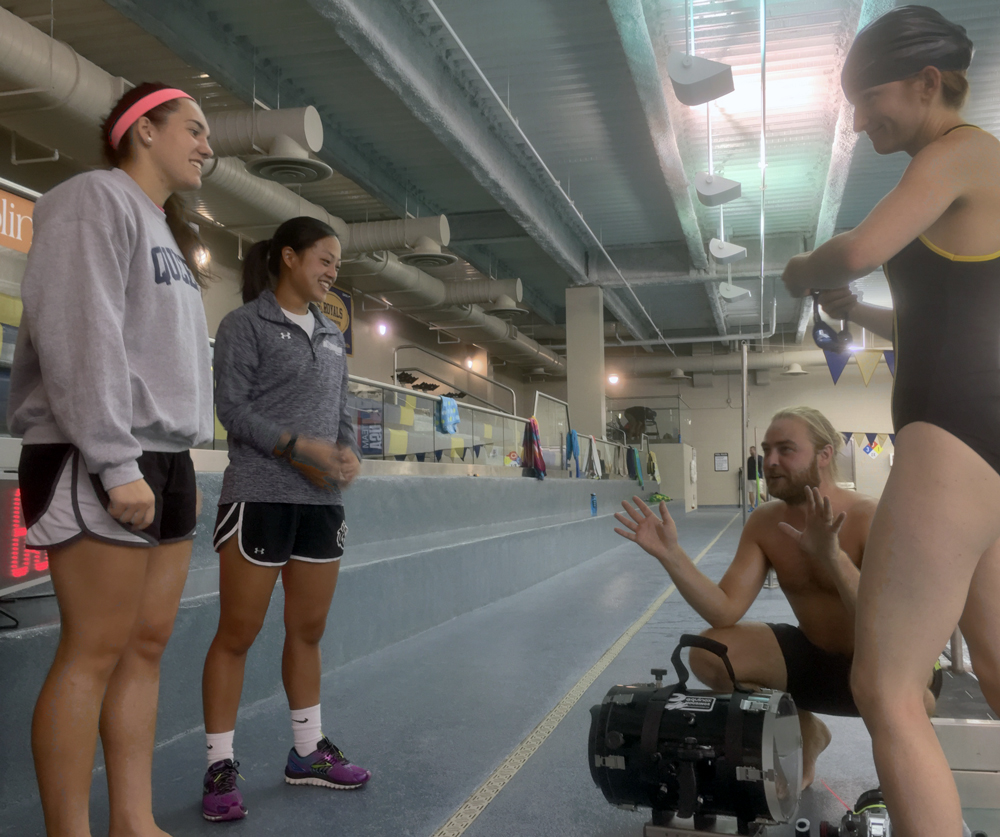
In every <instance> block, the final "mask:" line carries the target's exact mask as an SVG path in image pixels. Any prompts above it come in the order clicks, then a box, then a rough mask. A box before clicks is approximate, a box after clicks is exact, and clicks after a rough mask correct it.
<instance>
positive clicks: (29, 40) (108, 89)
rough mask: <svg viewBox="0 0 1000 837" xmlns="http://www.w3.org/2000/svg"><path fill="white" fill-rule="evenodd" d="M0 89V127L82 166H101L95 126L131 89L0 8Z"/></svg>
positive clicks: (101, 161)
mask: <svg viewBox="0 0 1000 837" xmlns="http://www.w3.org/2000/svg"><path fill="white" fill-rule="evenodd" d="M0 86H2V87H3V88H4V90H5V91H6V95H5V96H3V97H0V123H2V124H3V125H4V126H5V127H7V128H9V129H10V130H12V131H14V132H15V133H16V134H17V135H18V136H21V137H24V138H25V139H28V140H30V141H31V142H34V143H37V144H39V145H43V146H45V147H46V148H51V149H53V150H58V151H59V153H60V154H61V155H65V156H67V157H71V158H72V159H74V160H76V161H77V162H79V163H81V164H82V165H84V166H100V165H104V160H103V157H102V155H101V143H100V140H99V135H98V132H97V131H96V130H95V126H96V125H100V124H101V122H103V120H104V118H105V117H106V116H107V115H108V114H109V113H110V112H111V108H112V107H113V106H114V104H115V102H117V101H118V99H120V98H121V96H122V94H124V93H125V91H126V90H127V89H128V88H129V87H130V86H131V85H129V83H128V82H127V81H125V79H123V78H120V77H117V76H112V75H111V74H110V73H107V72H105V71H104V70H102V69H101V68H100V67H98V66H97V65H96V64H93V63H91V62H90V61H88V60H87V59H86V58H83V57H82V56H80V55H78V54H77V53H76V52H75V51H74V50H73V49H71V48H70V47H68V46H67V45H66V44H63V43H60V42H59V41H56V40H53V39H52V38H50V37H49V36H48V35H46V34H45V33H44V32H41V31H40V30H38V29H36V28H35V27H34V26H32V25H31V24H30V23H27V22H26V21H24V20H22V19H21V18H19V17H18V16H17V15H15V14H13V13H12V12H9V11H7V9H4V8H0Z"/></svg>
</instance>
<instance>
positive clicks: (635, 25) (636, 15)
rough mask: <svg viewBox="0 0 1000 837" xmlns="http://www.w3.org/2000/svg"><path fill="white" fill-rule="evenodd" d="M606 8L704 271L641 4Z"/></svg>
mask: <svg viewBox="0 0 1000 837" xmlns="http://www.w3.org/2000/svg"><path fill="white" fill-rule="evenodd" d="M608 8H610V9H611V14H612V16H613V17H614V20H615V26H616V27H617V29H618V37H619V38H620V39H621V42H622V49H623V50H624V52H625V58H626V59H627V60H628V66H629V71H630V72H631V73H632V80H633V82H634V83H635V89H636V92H637V93H638V94H639V101H640V102H641V104H642V110H643V112H644V113H645V115H646V125H647V127H648V128H649V134H650V138H651V139H652V141H653V147H654V148H655V149H656V158H657V160H658V161H659V164H660V171H661V172H662V173H663V180H664V183H665V184H666V187H667V190H668V191H669V193H670V199H671V200H672V201H673V204H674V209H675V211H676V212H677V217H678V219H679V220H680V223H681V229H682V230H683V232H684V240H685V241H686V242H687V248H688V253H689V255H690V259H691V262H690V263H691V265H693V266H694V267H695V268H696V269H700V270H706V269H708V257H707V256H706V255H705V242H704V239H703V238H702V234H701V227H700V225H699V224H698V216H697V215H696V214H695V210H694V201H693V200H692V199H691V189H690V184H689V183H688V179H687V174H686V173H685V171H684V163H683V161H682V160H681V152H680V149H679V148H678V147H677V135H676V134H675V133H674V126H673V120H672V119H671V114H670V103H669V102H668V100H667V96H666V95H665V94H664V92H663V85H664V79H665V78H666V72H665V71H664V72H662V73H661V70H660V67H659V65H658V64H657V62H656V53H655V51H654V49H653V41H652V38H651V36H650V33H649V29H648V28H647V26H646V16H645V13H644V12H643V9H642V2H641V0H608Z"/></svg>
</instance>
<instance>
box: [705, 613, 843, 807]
mask: <svg viewBox="0 0 1000 837" xmlns="http://www.w3.org/2000/svg"><path fill="white" fill-rule="evenodd" d="M702 636H707V637H709V638H710V639H714V640H716V641H717V642H721V643H722V644H723V645H726V646H727V647H728V648H729V661H730V662H731V663H732V665H733V672H734V673H735V674H736V679H737V680H739V681H740V683H741V684H742V685H744V686H747V687H750V688H763V689H779V690H782V691H783V690H785V689H787V688H788V672H787V670H786V669H785V658H784V655H783V654H782V653H781V646H779V645H778V640H777V638H776V637H775V635H774V631H772V630H771V629H770V628H769V627H768V626H767V625H764V624H761V623H759V622H742V623H740V624H738V625H734V626H733V627H731V628H712V629H710V630H707V631H705V632H704V633H703V634H702ZM691 669H692V670H693V671H694V673H695V675H696V676H697V678H698V679H699V680H701V682H702V683H704V684H705V685H706V686H708V687H709V688H710V689H712V690H714V691H717V692H731V691H732V689H733V684H732V681H731V680H730V679H729V674H728V672H727V671H726V668H725V666H724V665H723V663H722V660H720V659H719V658H718V657H716V656H715V654H712V653H711V652H709V651H703V650H701V649H699V648H692V649H691ZM799 724H800V725H801V727H802V788H803V789H805V788H807V787H809V786H810V785H811V784H812V783H813V781H814V780H815V778H816V760H817V759H818V758H819V756H820V753H822V752H823V751H824V750H825V749H826V748H827V747H829V746H830V741H831V740H832V738H833V736H832V735H831V734H830V730H829V729H828V728H827V726H826V724H824V723H823V722H822V721H821V720H820V719H819V718H817V717H816V716H815V715H814V714H813V713H812V712H807V711H806V710H805V709H800V710H799Z"/></svg>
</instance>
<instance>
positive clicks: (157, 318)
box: [8, 84, 212, 837]
mask: <svg viewBox="0 0 1000 837" xmlns="http://www.w3.org/2000/svg"><path fill="white" fill-rule="evenodd" d="M103 138H104V151H105V156H106V157H107V159H108V162H109V163H110V164H111V165H112V166H113V168H111V170H110V171H92V172H87V173H85V174H80V175H77V176H76V177H73V178H71V179H70V180H68V181H66V182H65V183H62V184H60V185H59V186H57V187H56V188H54V189H53V190H52V191H50V192H48V193H47V194H46V195H44V196H43V197H42V198H41V200H39V202H38V205H37V207H36V212H35V235H34V241H33V244H32V248H31V252H30V254H29V256H28V264H27V268H26V269H25V274H24V281H23V283H22V286H21V296H22V300H23V302H24V315H23V317H22V320H21V326H20V330H19V332H18V341H17V347H16V349H15V352H14V364H13V368H12V370H11V391H10V402H9V409H8V416H9V423H10V427H11V432H12V433H13V434H14V435H15V436H21V437H22V439H23V441H22V447H21V462H20V465H19V468H18V476H19V480H20V489H21V500H22V505H23V508H24V514H25V523H26V525H27V528H28V532H27V536H26V542H27V545H28V546H30V547H33V548H40V549H47V550H48V552H49V559H50V561H49V566H50V571H51V573H52V584H53V586H54V588H55V592H56V597H57V599H58V600H59V613H60V618H61V626H60V633H59V647H58V648H57V650H56V654H55V660H54V661H53V663H52V668H51V669H50V671H49V674H48V677H47V678H46V680H45V683H44V685H43V686H42V690H41V694H40V695H39V697H38V703H37V704H36V706H35V715H34V722H33V724H32V751H33V753H34V757H35V772H36V774H37V777H38V787H39V791H40V795H41V802H42V809H43V811H44V814H45V828H46V832H47V833H48V835H49V837H64V836H65V835H73V837H78V835H81V834H89V833H90V831H89V828H88V819H89V802H90V784H91V776H92V772H93V768H94V750H95V747H96V745H97V734H98V725H100V734H101V741H102V744H103V749H104V760H105V764H106V766H107V779H108V796H109V801H110V816H111V826H110V830H111V833H112V834H116V835H117V834H126V833H128V834H154V833H161V832H160V831H159V829H158V828H156V826H155V824H154V823H153V812H152V794H151V787H150V781H151V780H150V773H151V770H152V759H153V740H154V734H155V730H156V704H157V694H158V689H159V681H160V657H161V655H162V654H163V651H164V648H165V646H166V644H167V640H168V639H169V638H170V634H171V631H172V630H173V624H174V618H175V616H176V614H177V607H178V604H179V602H180V597H181V591H182V589H183V588H184V581H185V579H186V577H187V569H188V562H189V560H190V557H191V540H192V538H193V537H194V530H195V523H196V519H197V512H196V506H197V488H196V486H195V475H194V467H193V465H192V462H191V457H190V455H189V453H188V449H189V448H192V447H195V446H197V445H200V444H204V443H206V442H209V441H211V439H212V377H211V360H210V357H209V345H208V329H207V326H206V323H205V309H204V306H203V304H202V300H201V288H200V283H199V281H198V279H197V278H196V277H198V267H197V260H196V258H195V256H196V253H195V247H196V246H197V244H198V243H197V237H196V234H195V233H194V231H193V230H192V229H191V227H190V226H189V225H188V224H187V222H186V221H185V219H184V215H183V207H182V205H180V204H179V201H178V198H177V197H176V195H175V194H174V192H176V191H184V190H190V189H197V188H199V187H200V186H201V167H202V164H203V163H204V162H205V160H207V159H208V158H209V157H211V156H212V150H211V148H209V146H208V127H207V120H206V119H205V116H204V114H203V113H202V112H201V108H200V107H198V105H197V104H195V102H194V101H193V100H192V99H191V97H190V96H189V95H188V94H187V93H185V92H183V91H181V90H176V89H172V88H167V87H165V86H164V85H162V84H143V85H140V86H139V87H136V88H134V89H133V90H131V91H129V92H128V93H127V94H125V96H123V97H122V99H121V101H120V102H119V103H118V104H117V105H115V107H114V108H113V109H112V111H111V114H110V116H109V117H108V119H107V121H106V122H105V125H104V137H103Z"/></svg>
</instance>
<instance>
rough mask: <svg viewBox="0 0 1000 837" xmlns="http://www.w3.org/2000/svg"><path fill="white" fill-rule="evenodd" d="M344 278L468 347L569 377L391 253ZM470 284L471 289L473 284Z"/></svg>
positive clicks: (367, 260) (366, 259)
mask: <svg viewBox="0 0 1000 837" xmlns="http://www.w3.org/2000/svg"><path fill="white" fill-rule="evenodd" d="M341 275H342V276H343V277H344V278H347V279H350V281H351V284H352V285H353V287H354V288H355V289H357V290H360V291H363V292H364V293H367V294H372V295H373V296H374V295H377V296H379V297H381V298H383V299H385V300H386V302H388V303H390V304H391V305H392V306H393V307H394V308H396V309H397V310H402V311H406V312H407V313H412V314H415V315H419V318H420V319H422V320H428V321H430V322H431V323H433V324H435V325H438V326H440V327H441V328H442V329H443V330H447V329H448V328H449V327H451V328H454V329H455V330H456V333H457V332H459V330H460V331H461V335H462V337H463V338H464V339H465V340H467V341H468V342H470V343H492V344H495V345H494V354H496V355H498V356H500V357H505V358H511V359H513V358H520V359H524V360H527V359H530V360H531V361H532V363H533V364H534V365H539V364H540V365H543V366H544V367H545V368H546V371H548V372H551V373H552V374H557V375H565V374H566V364H565V361H564V360H563V359H562V358H561V357H560V356H559V355H557V354H556V353H555V352H553V351H551V350H549V349H546V348H544V347H542V346H540V345H539V344H538V343H536V342H535V341H534V340H532V339H531V338H530V337H526V336H525V335H523V334H521V333H520V332H518V330H517V329H516V328H514V327H513V326H511V325H509V324H508V323H506V322H504V321H503V320H501V319H500V318H499V317H494V316H491V315H490V314H487V313H486V312H485V311H484V310H483V309H482V308H480V307H479V306H478V305H455V304H449V303H448V302H447V300H446V293H447V286H446V285H445V283H444V282H442V281H441V280H440V279H437V278H435V277H433V276H431V275H429V274H427V273H424V271H422V270H419V269H418V268H416V267H413V266H412V265H407V264H403V263H402V262H401V261H400V260H399V258H398V257H397V256H396V255H395V254H393V253H389V252H379V253H374V254H373V255H371V256H362V257H360V258H356V259H353V260H351V261H349V262H345V263H344V265H343V266H342V268H341ZM470 284H471V283H470Z"/></svg>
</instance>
